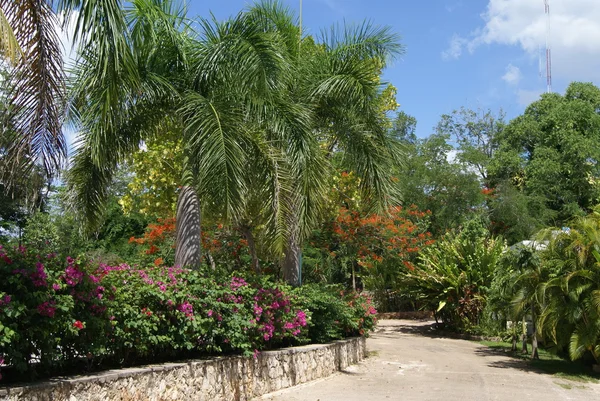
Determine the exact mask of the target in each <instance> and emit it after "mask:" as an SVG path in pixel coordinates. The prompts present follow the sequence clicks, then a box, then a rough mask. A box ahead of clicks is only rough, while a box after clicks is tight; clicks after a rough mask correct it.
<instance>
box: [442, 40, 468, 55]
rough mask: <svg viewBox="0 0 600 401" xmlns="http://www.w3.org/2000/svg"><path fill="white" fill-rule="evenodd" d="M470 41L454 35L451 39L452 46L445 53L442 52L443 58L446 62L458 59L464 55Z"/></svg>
mask: <svg viewBox="0 0 600 401" xmlns="http://www.w3.org/2000/svg"><path fill="white" fill-rule="evenodd" d="M468 43H469V41H468V40H467V39H465V38H462V37H460V36H458V35H454V36H453V37H452V39H450V46H449V47H448V49H446V50H445V51H444V52H442V58H443V59H444V60H451V59H457V58H459V57H460V56H461V55H462V52H463V47H464V46H465V45H467V44H468Z"/></svg>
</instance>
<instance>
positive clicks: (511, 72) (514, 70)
mask: <svg viewBox="0 0 600 401" xmlns="http://www.w3.org/2000/svg"><path fill="white" fill-rule="evenodd" d="M522 77H523V75H522V74H521V69H520V68H519V67H515V66H514V65H512V64H509V65H508V66H507V67H506V73H505V74H504V75H503V76H502V79H503V80H504V81H505V82H506V83H507V84H509V85H518V84H519V82H520V81H521V78H522Z"/></svg>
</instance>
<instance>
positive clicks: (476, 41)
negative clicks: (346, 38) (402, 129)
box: [188, 0, 600, 137]
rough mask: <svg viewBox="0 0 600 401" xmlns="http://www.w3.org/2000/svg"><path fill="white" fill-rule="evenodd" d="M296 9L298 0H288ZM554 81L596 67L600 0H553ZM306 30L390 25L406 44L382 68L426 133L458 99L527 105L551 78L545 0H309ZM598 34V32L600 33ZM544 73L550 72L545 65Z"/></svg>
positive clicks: (204, 8)
mask: <svg viewBox="0 0 600 401" xmlns="http://www.w3.org/2000/svg"><path fill="white" fill-rule="evenodd" d="M283 3H285V4H287V5H288V6H289V7H290V8H293V9H295V10H298V8H299V0H283ZM249 4H252V1H248V0H221V1H215V0H190V1H189V12H188V15H189V16H190V17H193V16H197V15H200V16H209V12H210V11H212V12H213V13H214V14H215V16H216V17H217V19H224V18H226V17H228V16H230V15H233V14H235V13H237V12H238V11H240V10H242V9H243V8H244V7H246V6H248V5H249ZM550 5H551V12H552V13H551V15H552V17H551V26H552V30H551V35H550V42H551V44H552V47H553V58H554V59H553V68H554V74H553V75H554V86H553V89H554V90H555V91H557V92H563V91H564V89H565V87H566V85H567V84H568V83H569V82H570V81H572V80H583V81H594V80H595V79H596V78H598V76H599V75H600V74H599V72H600V65H599V62H598V61H596V60H600V1H599V0H550ZM303 10H304V12H303V20H304V27H305V33H306V34H315V35H316V34H318V33H319V32H320V30H321V28H327V27H329V26H331V25H332V24H335V23H339V22H343V21H346V22H347V23H353V22H358V23H360V22H362V21H363V20H364V19H369V20H371V21H372V22H374V23H375V24H379V25H389V26H391V27H392V28H393V29H394V31H396V32H397V33H398V34H400V35H401V36H402V43H403V44H404V46H405V47H406V54H405V55H404V56H402V57H401V58H400V59H398V60H396V61H395V62H394V63H393V64H392V65H391V66H390V67H389V68H388V69H387V70H386V71H385V75H384V78H385V79H386V80H387V81H388V82H391V83H392V84H393V85H395V86H396V87H397V88H398V102H399V103H400V104H401V107H402V109H403V110H404V111H406V112H407V113H409V114H411V115H413V116H415V117H416V118H417V120H418V128H417V134H418V136H420V137H424V136H427V135H429V134H431V133H432V132H433V127H434V126H435V125H436V124H437V122H438V120H439V118H440V116H441V115H442V114H444V113H449V112H451V111H452V110H453V109H457V108H460V107H461V106H466V107H470V108H478V107H481V108H490V109H492V110H493V111H497V110H499V109H500V108H502V109H504V110H505V112H506V113H507V115H508V117H515V116H517V115H518V114H520V113H522V112H523V110H524V109H525V106H526V105H527V104H528V103H530V102H531V101H532V100H535V99H536V98H537V97H538V96H539V94H540V93H542V92H543V91H544V90H545V88H546V82H545V76H544V77H540V75H539V56H538V54H539V46H544V44H545V37H546V34H545V32H546V19H545V16H544V1H543V0H489V1H487V0H485V1H484V0H429V1H417V0H414V1H401V0H303ZM594 38H595V39H596V40H594ZM544 74H545V72H544Z"/></svg>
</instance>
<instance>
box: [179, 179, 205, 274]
mask: <svg viewBox="0 0 600 401" xmlns="http://www.w3.org/2000/svg"><path fill="white" fill-rule="evenodd" d="M176 235H177V237H176V242H175V247H176V248H175V265H177V266H181V267H190V268H192V269H198V268H199V267H200V261H201V257H202V245H201V241H200V202H199V200H198V194H197V193H196V190H195V189H194V188H193V187H191V186H183V187H181V191H180V192H179V198H178V199H177V227H176Z"/></svg>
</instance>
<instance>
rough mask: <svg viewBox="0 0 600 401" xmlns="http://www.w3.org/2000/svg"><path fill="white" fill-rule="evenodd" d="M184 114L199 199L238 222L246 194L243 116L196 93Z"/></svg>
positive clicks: (189, 98)
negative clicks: (213, 205)
mask: <svg viewBox="0 0 600 401" xmlns="http://www.w3.org/2000/svg"><path fill="white" fill-rule="evenodd" d="M181 113H182V116H183V120H184V121H185V128H184V141H185V142H186V143H187V144H188V146H189V149H190V157H191V160H192V161H193V162H192V163H193V164H194V166H195V170H196V172H197V174H198V176H197V182H198V191H199V196H200V198H201V199H203V200H206V201H208V202H213V203H214V204H215V205H218V206H220V208H221V211H222V213H223V214H224V217H225V218H226V219H228V220H231V219H234V218H235V217H237V216H239V215H240V213H241V205H242V194H243V193H244V192H245V188H244V186H245V183H244V179H243V176H244V169H245V168H246V166H247V154H246V152H244V147H245V142H246V141H247V138H245V130H244V128H243V115H242V114H241V113H240V112H239V111H238V110H235V109H234V108H233V109H232V107H231V104H230V103H229V102H227V101H224V100H221V101H215V100H209V99H208V98H206V97H203V96H202V95H200V94H198V93H196V92H188V93H187V94H186V96H185V98H184V101H183V106H182V109H181Z"/></svg>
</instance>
